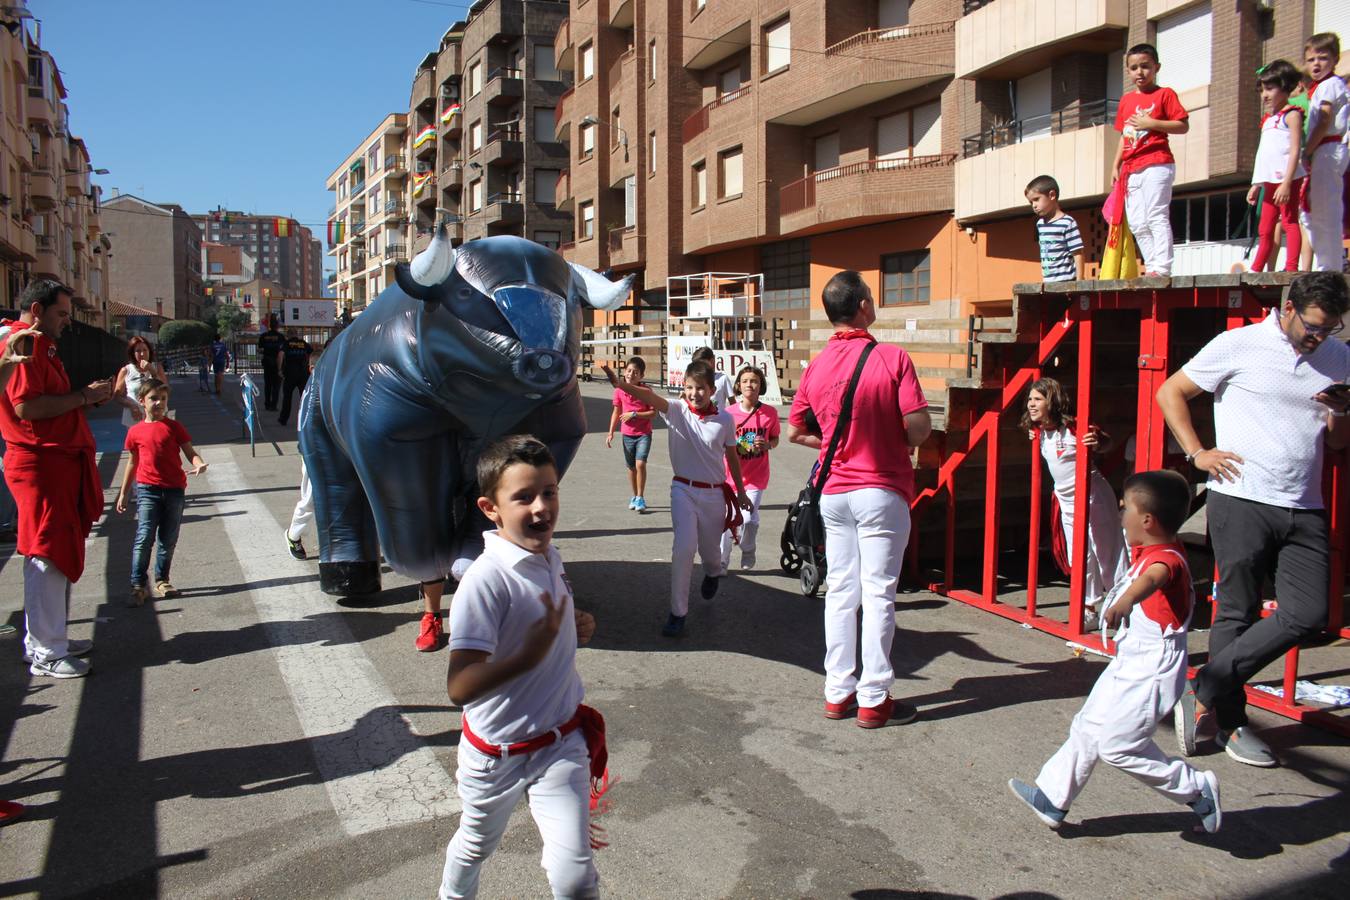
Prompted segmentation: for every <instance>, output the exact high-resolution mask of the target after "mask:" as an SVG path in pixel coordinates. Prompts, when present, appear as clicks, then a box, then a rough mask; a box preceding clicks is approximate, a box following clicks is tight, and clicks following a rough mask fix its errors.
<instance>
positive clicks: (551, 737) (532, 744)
mask: <svg viewBox="0 0 1350 900" xmlns="http://www.w3.org/2000/svg"><path fill="white" fill-rule="evenodd" d="M580 727H581V710H580V708H578V709H577V711H576V713H574V714H573V716H572V718H570V719H568V720H567V721H566V722H564V723H563V724H561V725H559V726H558V727H557V728H555V729H553V730H552V731H546V732H544V733H543V734H541V735H539V736H538V737H532V738H530V739H529V740H525V741H516V742H515V743H514V744H489V743H488V742H487V741H485V740H483V739H482V738H480V737H479V736H478V735H476V734H474V733H473V731H471V730H470V729H469V717H468V716H463V717H462V718H461V719H460V725H459V730H460V733H461V734H463V735H464V737H465V738H466V739H467V740H468V741H469V744H470V745H471V746H472V747H473V749H475V750H477V751H478V752H479V753H483V754H486V755H487V756H491V757H494V758H496V759H501V758H503V757H508V756H519V755H520V754H522V753H533V752H534V751H536V750H543V749H544V748H545V747H548V746H551V745H553V744H556V743H558V742H559V741H561V740H562V739H563V737H564V736H565V735H569V734H571V733H572V732H574V731H576V730H577V729H578V728H580Z"/></svg>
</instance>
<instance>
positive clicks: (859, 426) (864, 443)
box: [788, 331, 928, 502]
mask: <svg viewBox="0 0 1350 900" xmlns="http://www.w3.org/2000/svg"><path fill="white" fill-rule="evenodd" d="M874 340H875V338H873V337H872V336H871V335H870V334H868V333H867V332H865V331H850V332H843V333H841V334H836V335H835V336H834V337H832V338H830V340H829V342H828V343H827V344H826V345H825V349H824V350H822V351H820V355H819V356H817V357H816V358H815V359H813V360H811V364H810V365H809V366H807V367H806V372H805V373H804V374H803V375H802V380H801V383H800V384H799V385H798V386H797V395H796V396H795V397H794V398H793V399H792V412H791V414H790V415H789V416H788V422H790V423H791V424H792V425H794V426H796V427H797V428H805V427H806V411H807V410H808V409H810V410H811V411H813V412H814V413H815V414H816V421H817V422H819V423H820V430H821V432H822V434H821V438H820V441H821V446H820V458H821V460H822V461H823V460H824V458H825V452H826V449H827V448H828V447H829V446H830V437H831V435H833V434H834V425H835V422H836V421H838V419H839V408H840V406H841V405H842V402H841V401H842V400H843V398H844V392H845V391H847V390H848V383H849V380H850V379H851V378H852V377H853V368H854V366H856V365H857V364H858V357H859V356H860V355H861V354H862V351H863V347H865V346H867V343H868V342H869V341H874ZM927 408H928V401H927V400H926V399H924V396H923V388H922V387H920V386H919V376H918V374H917V373H916V372H915V371H914V363H913V362H911V361H910V358H909V354H908V353H906V352H905V351H904V350H902V349H900V348H899V347H897V346H895V345H894V344H877V347H876V349H875V350H873V351H872V355H871V356H869V357H868V358H867V365H866V366H865V367H864V368H863V373H862V378H860V379H859V380H858V392H857V393H856V394H855V395H854V396H853V420H852V423H851V425H850V427H849V430H848V434H846V435H844V439H843V440H842V441H840V443H839V449H838V450H837V451H836V452H835V456H834V462H833V463H832V464H831V466H830V477H829V480H828V481H826V482H825V493H827V494H842V493H845V492H847V491H856V490H861V489H863V488H882V489H884V490H888V491H893V492H895V493H897V494H899V495H900V496H901V497H904V498H905V501H906V502H908V501H910V500H913V499H914V466H913V465H912V464H911V463H910V461H909V443H908V442H907V441H906V440H905V416H907V415H909V414H910V413H913V412H918V411H919V410H921V409H927Z"/></svg>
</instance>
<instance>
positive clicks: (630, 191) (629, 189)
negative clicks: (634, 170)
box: [623, 175, 637, 228]
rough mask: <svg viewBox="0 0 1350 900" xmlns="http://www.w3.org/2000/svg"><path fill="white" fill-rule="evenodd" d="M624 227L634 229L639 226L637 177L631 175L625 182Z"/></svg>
mask: <svg viewBox="0 0 1350 900" xmlns="http://www.w3.org/2000/svg"><path fill="white" fill-rule="evenodd" d="M623 225H624V227H625V228H633V227H634V226H636V225H637V176H636V175H629V176H628V177H627V178H625V179H624V180H623Z"/></svg>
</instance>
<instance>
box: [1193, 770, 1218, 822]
mask: <svg viewBox="0 0 1350 900" xmlns="http://www.w3.org/2000/svg"><path fill="white" fill-rule="evenodd" d="M1187 805H1188V806H1190V808H1191V812H1193V813H1195V814H1196V815H1197V816H1199V817H1200V826H1201V827H1202V828H1204V829H1205V831H1207V832H1208V833H1210V834H1213V833H1214V832H1216V831H1218V830H1219V826H1220V825H1222V824H1223V809H1222V808H1220V806H1219V776H1217V775H1215V774H1214V773H1213V772H1201V773H1200V796H1199V797H1196V798H1195V799H1194V800H1192V801H1191V802H1190V803H1189V804H1187Z"/></svg>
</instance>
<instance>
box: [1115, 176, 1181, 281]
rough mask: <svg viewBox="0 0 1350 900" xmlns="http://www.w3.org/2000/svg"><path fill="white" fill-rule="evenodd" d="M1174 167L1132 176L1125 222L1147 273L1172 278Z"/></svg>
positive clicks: (1127, 181) (1127, 186)
mask: <svg viewBox="0 0 1350 900" xmlns="http://www.w3.org/2000/svg"><path fill="white" fill-rule="evenodd" d="M1176 178H1177V167H1176V166H1175V165H1173V164H1172V163H1164V164H1162V165H1157V166H1148V167H1146V168H1143V169H1140V170H1139V171H1138V172H1131V173H1130V175H1129V178H1128V179H1127V180H1126V182H1125V220H1126V221H1127V222H1129V224H1130V231H1132V232H1134V242H1135V243H1136V244H1138V245H1139V255H1140V256H1142V257H1143V258H1144V271H1145V272H1156V273H1157V274H1159V275H1170V274H1172V213H1171V209H1172V182H1174V181H1176Z"/></svg>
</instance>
